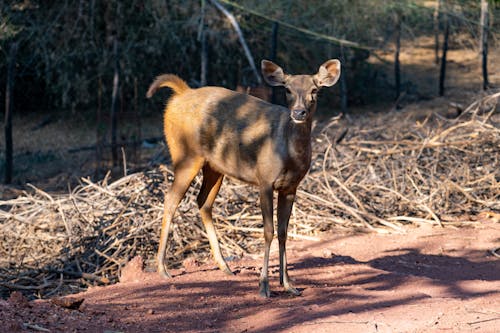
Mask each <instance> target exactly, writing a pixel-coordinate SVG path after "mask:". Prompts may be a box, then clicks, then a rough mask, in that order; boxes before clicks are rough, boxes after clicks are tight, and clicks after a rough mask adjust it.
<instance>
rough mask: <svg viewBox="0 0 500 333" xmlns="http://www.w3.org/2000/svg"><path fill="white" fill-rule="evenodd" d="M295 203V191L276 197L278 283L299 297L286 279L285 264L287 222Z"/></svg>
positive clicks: (288, 279)
mask: <svg viewBox="0 0 500 333" xmlns="http://www.w3.org/2000/svg"><path fill="white" fill-rule="evenodd" d="M294 201H295V191H293V193H282V192H280V193H279V195H278V242H279V255H280V283H281V285H282V286H283V287H284V288H285V290H286V291H287V292H289V293H290V294H292V295H295V296H299V295H300V294H301V293H300V291H298V290H297V289H296V288H294V287H293V286H292V284H291V282H290V278H289V277H288V270H287V262H286V239H287V234H288V221H289V220H290V213H291V211H292V206H293V202H294Z"/></svg>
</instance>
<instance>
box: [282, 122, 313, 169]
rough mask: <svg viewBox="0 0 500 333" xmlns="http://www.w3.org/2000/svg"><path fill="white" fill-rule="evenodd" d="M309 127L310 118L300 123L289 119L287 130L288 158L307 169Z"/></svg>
mask: <svg viewBox="0 0 500 333" xmlns="http://www.w3.org/2000/svg"><path fill="white" fill-rule="evenodd" d="M311 127H312V121H311V120H308V121H306V122H305V123H300V124H297V123H295V122H294V121H292V120H290V125H289V131H288V152H289V154H290V158H291V159H292V160H293V161H294V162H295V163H297V164H303V165H304V166H305V167H307V169H309V164H310V162H311Z"/></svg>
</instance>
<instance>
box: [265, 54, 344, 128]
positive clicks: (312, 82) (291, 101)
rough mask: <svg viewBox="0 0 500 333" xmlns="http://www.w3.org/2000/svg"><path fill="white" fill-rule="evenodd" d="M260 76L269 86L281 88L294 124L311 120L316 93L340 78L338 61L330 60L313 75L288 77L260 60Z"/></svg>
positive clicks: (277, 68)
mask: <svg viewBox="0 0 500 333" xmlns="http://www.w3.org/2000/svg"><path fill="white" fill-rule="evenodd" d="M261 69H262V76H263V77H264V80H265V81H266V82H267V83H268V84H269V85H270V86H274V87H277V86H283V87H285V89H286V100H287V104H288V108H289V109H290V117H291V118H292V120H293V121H294V122H295V123H305V122H307V121H309V120H311V118H312V115H313V114H314V111H315V110H316V101H317V96H318V91H319V89H320V88H321V87H331V86H333V85H334V84H335V83H336V82H337V81H338V79H339V77H340V61H339V60H337V59H331V60H328V61H327V62H325V63H324V64H323V65H321V66H320V67H319V70H318V72H317V73H316V74H314V75H289V74H285V72H284V71H283V69H282V68H281V67H280V66H278V65H276V64H275V63H273V62H272V61H269V60H262V63H261Z"/></svg>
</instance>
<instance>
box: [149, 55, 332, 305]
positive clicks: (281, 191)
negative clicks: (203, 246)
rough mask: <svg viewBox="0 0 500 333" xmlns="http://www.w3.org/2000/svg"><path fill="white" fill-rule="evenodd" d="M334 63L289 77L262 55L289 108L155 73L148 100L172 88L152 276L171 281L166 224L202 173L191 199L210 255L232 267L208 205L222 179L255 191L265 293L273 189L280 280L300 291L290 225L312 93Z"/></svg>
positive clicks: (307, 150)
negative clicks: (167, 162) (290, 260)
mask: <svg viewBox="0 0 500 333" xmlns="http://www.w3.org/2000/svg"><path fill="white" fill-rule="evenodd" d="M340 68H341V65H340V61H339V60H337V59H331V60H328V61H326V62H325V63H323V64H322V65H321V66H320V67H319V70H318V72H317V73H316V74H313V75H290V74H286V73H285V72H284V71H283V69H282V68H281V67H280V66H278V65H276V64H275V63H273V62H271V61H268V60H262V62H261V72H262V75H263V78H264V80H265V82H266V83H267V84H269V85H270V86H275V87H278V86H281V87H284V88H285V90H286V99H287V105H288V108H287V107H284V106H279V105H274V104H271V103H268V102H266V101H263V100H261V99H259V98H256V97H253V96H250V95H248V94H244V93H240V92H236V91H233V90H229V89H226V88H222V87H212V86H206V87H201V88H196V89H194V88H191V87H189V86H188V84H187V83H186V82H185V81H184V80H182V79H181V78H180V77H178V76H177V75H175V74H163V75H160V76H158V77H157V78H156V79H155V80H154V81H153V83H152V84H151V85H150V87H149V89H148V92H147V94H146V97H148V98H151V97H152V96H153V95H154V93H155V92H156V91H157V90H158V89H160V88H164V87H168V88H170V89H172V90H173V94H172V95H171V96H170V98H169V100H168V102H167V104H166V106H165V110H164V123H163V129H164V134H165V138H166V141H167V145H168V149H169V152H170V155H171V161H172V166H173V172H174V180H173V183H172V184H171V187H170V190H169V191H166V194H165V198H164V209H163V217H162V224H161V234H160V240H159V247H158V254H157V260H158V261H157V265H158V273H159V274H160V275H161V276H163V277H165V278H170V277H171V275H170V274H169V273H168V272H167V269H166V266H165V265H166V264H165V255H166V247H167V240H168V234H169V230H170V227H171V223H172V220H173V217H174V214H175V211H176V209H177V206H178V205H179V203H180V201H181V200H182V198H183V197H184V195H185V193H186V191H187V190H188V188H189V186H190V184H191V182H192V181H193V179H194V178H195V177H196V175H197V174H198V173H199V171H200V170H201V172H202V177H203V180H202V185H201V188H200V191H199V194H198V196H197V204H198V207H199V212H200V215H201V220H202V223H203V225H204V227H205V230H206V235H207V238H208V241H209V244H210V249H211V252H212V256H213V258H214V260H215V262H216V263H217V265H218V267H219V268H220V269H221V270H222V271H223V272H225V273H227V274H230V275H232V274H233V272H232V271H231V269H230V268H229V266H228V264H227V263H226V261H225V259H224V257H223V256H222V253H221V249H220V247H219V242H218V239H217V233H216V230H215V227H214V223H213V218H212V206H213V204H214V201H215V198H216V196H217V193H218V192H219V190H220V187H221V184H222V180H223V178H224V176H227V177H230V178H233V179H237V180H239V181H242V182H243V183H247V184H251V185H254V186H256V187H257V188H258V190H259V199H260V208H261V211H262V219H263V227H264V228H263V229H264V262H263V265H262V270H261V273H260V278H259V295H260V296H262V297H265V298H268V297H270V287H269V276H268V269H269V252H270V247H271V243H272V240H273V236H274V223H273V194H274V192H275V191H276V192H277V193H278V202H277V229H278V230H277V235H278V245H279V278H280V285H281V286H283V288H284V290H285V291H286V292H288V293H290V294H292V295H295V296H299V295H300V294H301V291H300V290H299V289H297V288H295V287H294V286H293V284H292V282H291V279H290V277H289V274H288V270H287V258H286V241H287V233H288V223H289V219H290V215H291V210H292V206H293V204H294V201H295V197H296V192H297V187H298V185H299V183H300V182H301V180H302V179H303V178H304V176H305V175H306V173H307V172H308V170H309V167H310V164H311V152H312V148H311V131H312V121H313V115H314V113H315V111H316V105H317V97H318V91H319V89H320V88H322V87H330V86H333V85H334V84H335V83H336V82H337V81H338V79H339V77H340Z"/></svg>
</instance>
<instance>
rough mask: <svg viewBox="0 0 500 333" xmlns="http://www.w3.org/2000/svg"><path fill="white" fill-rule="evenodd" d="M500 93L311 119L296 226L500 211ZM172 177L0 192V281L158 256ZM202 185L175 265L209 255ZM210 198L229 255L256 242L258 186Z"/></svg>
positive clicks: (66, 285)
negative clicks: (449, 114) (447, 105)
mask: <svg viewBox="0 0 500 333" xmlns="http://www.w3.org/2000/svg"><path fill="white" fill-rule="evenodd" d="M499 96H500V93H497V94H495V95H491V96H489V97H486V98H483V99H481V100H478V101H477V102H475V103H474V104H472V105H471V106H470V107H469V108H468V109H467V110H465V111H464V112H462V113H461V115H460V116H458V117H456V118H454V119H448V118H446V117H443V116H440V115H439V114H438V113H436V112H427V113H426V112H412V111H411V110H410V111H401V112H399V111H391V112H388V113H387V114H385V115H380V114H378V115H364V116H362V117H359V118H357V119H355V120H353V119H351V120H349V119H343V120H341V121H334V122H331V123H329V124H322V125H319V126H316V128H315V132H316V136H315V140H314V143H313V148H314V156H313V164H312V167H311V171H310V173H309V174H308V176H307V177H306V179H305V180H304V181H303V182H302V184H301V186H300V188H299V192H298V197H297V202H296V205H295V206H294V210H293V213H292V218H291V221H290V233H289V235H290V236H291V237H295V238H305V239H309V238H315V235H316V234H317V233H319V232H322V231H327V230H329V229H331V228H333V227H339V226H344V227H368V228H370V229H376V230H380V231H387V230H388V229H396V230H398V229H401V226H402V225H403V224H404V223H432V224H441V225H443V224H446V223H456V221H457V220H460V219H461V220H462V221H463V219H464V216H470V215H474V214H477V213H479V212H483V211H498V210H500V168H499V165H500V129H499V126H498V124H499V123H500V119H499V118H500V115H499V114H498V112H496V113H495V110H497V109H498V108H497V105H496V103H497V100H498V97H499ZM345 129H348V131H347V133H346V132H344V131H345ZM341 133H342V134H341ZM336 141H339V142H340V143H339V144H335V142H336ZM171 177H172V174H171V172H170V171H169V170H168V169H167V168H162V169H156V170H152V171H147V172H143V173H136V174H132V175H129V176H126V177H123V178H121V179H119V180H117V181H114V182H111V183H110V182H109V179H108V178H105V179H104V180H103V181H101V182H99V183H94V182H91V181H90V180H88V179H82V183H81V185H80V186H78V187H76V188H75V189H74V190H72V191H70V193H69V194H66V195H51V194H49V193H46V192H44V191H42V190H40V189H38V188H35V187H33V188H32V191H27V192H25V193H24V195H21V196H19V197H18V198H16V199H12V200H6V201H0V208H1V209H0V278H1V280H0V292H1V293H2V294H3V295H5V294H6V293H7V292H8V291H10V290H13V289H17V290H24V291H26V293H31V294H32V295H36V296H39V297H48V296H51V295H54V294H58V293H63V292H64V293H67V292H71V291H78V290H80V289H81V288H82V287H84V286H85V285H90V284H96V283H109V282H113V281H115V280H116V277H117V275H118V274H119V270H120V268H121V267H122V266H123V265H124V264H125V263H126V262H127V261H128V260H130V259H131V258H132V257H134V256H136V255H142V256H143V257H145V258H146V263H147V264H148V266H150V267H154V265H153V263H154V260H155V252H156V248H157V242H158V236H159V228H160V221H161V215H162V209H163V192H164V191H165V190H167V186H168V185H167V183H168V184H169V183H171ZM165 178H169V182H165ZM199 186H200V178H197V179H196V180H195V184H194V186H192V187H191V189H190V190H189V192H188V194H187V196H186V197H185V199H184V200H183V202H182V203H181V205H180V207H179V210H178V213H177V217H176V220H175V223H174V227H173V231H172V234H173V235H172V236H171V238H170V247H169V254H168V255H169V257H168V263H169V265H179V264H180V263H181V262H182V261H183V260H184V258H185V257H186V255H189V254H195V255H196V258H197V259H198V260H204V259H206V258H207V257H208V256H209V253H210V251H209V245H208V241H207V239H206V237H205V235H204V229H203V226H202V224H201V223H200V221H199V218H198V209H197V207H196V200H195V196H196V194H197V190H198V188H199ZM214 207H215V211H214V216H215V218H216V228H217V230H218V232H219V235H220V242H221V246H222V248H223V251H224V252H225V255H226V256H240V255H241V254H243V253H254V252H257V250H258V249H259V248H260V247H261V245H262V230H261V229H262V228H261V217H260V209H259V207H258V195H257V191H256V190H255V189H254V188H251V187H248V186H246V185H242V184H239V183H235V182H233V181H231V180H227V179H226V180H225V185H223V187H222V190H221V193H220V194H219V196H218V199H217V201H216V203H215V205H214ZM453 221H455V222H453Z"/></svg>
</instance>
